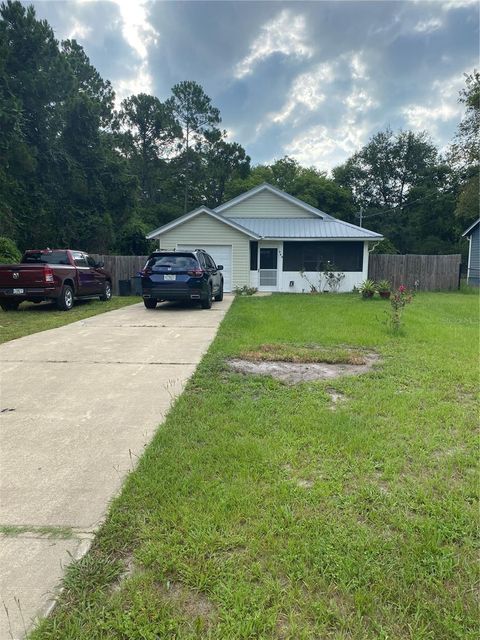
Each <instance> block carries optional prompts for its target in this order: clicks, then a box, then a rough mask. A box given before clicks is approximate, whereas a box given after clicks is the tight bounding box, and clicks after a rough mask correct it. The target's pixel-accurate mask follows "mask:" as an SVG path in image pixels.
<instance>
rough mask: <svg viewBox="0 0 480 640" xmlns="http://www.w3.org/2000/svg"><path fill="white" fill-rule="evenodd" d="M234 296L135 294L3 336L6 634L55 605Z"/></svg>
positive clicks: (1, 495) (0, 463)
mask: <svg viewBox="0 0 480 640" xmlns="http://www.w3.org/2000/svg"><path fill="white" fill-rule="evenodd" d="M232 299H233V298H232V297H230V296H228V297H225V300H224V301H223V302H221V303H218V302H217V303H214V305H213V307H212V309H210V310H208V311H207V310H202V309H199V308H196V307H195V308H189V307H180V306H176V305H174V304H164V305H161V306H160V307H158V308H157V309H155V310H153V311H147V310H146V309H145V308H144V306H143V304H137V305H133V306H130V307H125V308H123V309H120V310H118V311H111V312H109V313H105V314H102V315H99V316H94V317H93V318H88V319H86V320H81V321H79V322H75V323H74V324H70V325H67V326H65V327H61V328H59V329H52V330H50V331H44V332H42V333H37V334H34V335H31V336H27V337H25V338H20V339H19V340H14V341H12V342H7V343H6V344H4V345H1V346H0V362H1V378H0V385H1V386H0V429H1V431H0V526H1V527H2V530H3V531H4V532H5V531H6V528H7V527H8V530H7V535H6V534H5V533H4V534H2V535H1V536H0V572H1V589H0V593H1V595H0V597H1V599H2V602H0V640H7V639H10V638H21V637H23V636H24V635H25V633H26V631H27V630H28V629H29V628H30V627H31V625H32V621H33V620H34V619H35V618H36V617H38V616H41V615H44V614H45V612H46V611H48V609H49V607H51V603H52V595H53V594H54V593H55V588H56V587H57V586H58V583H59V581H60V579H61V576H62V573H63V569H64V567H65V566H66V565H67V564H68V563H69V562H70V561H71V559H72V558H78V557H80V556H81V555H83V554H84V553H85V552H86V550H87V549H88V547H89V545H90V542H91V540H92V537H93V534H94V532H95V530H96V529H97V528H98V526H99V524H100V523H101V522H102V520H103V518H104V516H105V513H106V509H107V506H108V502H109V500H110V499H111V498H112V497H113V496H115V494H117V493H118V491H119V490H120V487H121V485H122V480H123V479H124V477H125V475H126V474H127V473H128V472H129V471H130V470H131V469H132V468H133V467H134V465H135V462H136V460H137V459H138V457H139V456H140V455H141V454H142V451H143V449H144V447H145V445H146V444H147V443H148V442H149V441H150V439H151V437H152V435H153V434H154V432H155V430H156V428H157V426H158V425H159V423H161V422H162V420H163V419H164V417H165V414H166V413H167V411H168V409H169V407H170V405H171V402H172V399H173V398H175V396H177V395H178V394H180V393H181V391H182V390H183V388H184V386H185V383H186V382H187V380H188V379H189V377H190V376H191V375H192V373H193V371H194V370H195V367H196V365H197V364H198V362H199V361H200V359H201V357H202V355H203V354H204V353H205V351H206V350H207V348H208V347H209V345H210V343H211V341H212V340H213V338H214V336H215V333H216V331H217V329H218V326H219V324H220V322H221V320H222V319H223V317H224V316H225V313H226V312H227V310H228V308H229V306H230V304H231V302H232Z"/></svg>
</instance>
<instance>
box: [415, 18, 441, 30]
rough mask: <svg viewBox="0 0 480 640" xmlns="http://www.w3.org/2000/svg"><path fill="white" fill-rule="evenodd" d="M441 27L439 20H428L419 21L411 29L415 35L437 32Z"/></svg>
mask: <svg viewBox="0 0 480 640" xmlns="http://www.w3.org/2000/svg"><path fill="white" fill-rule="evenodd" d="M441 26H443V22H442V21H441V20H439V18H430V19H429V20H421V21H420V22H417V24H416V25H415V26H414V27H413V30H414V31H416V32H417V33H431V32H432V31H437V29H440V27H441Z"/></svg>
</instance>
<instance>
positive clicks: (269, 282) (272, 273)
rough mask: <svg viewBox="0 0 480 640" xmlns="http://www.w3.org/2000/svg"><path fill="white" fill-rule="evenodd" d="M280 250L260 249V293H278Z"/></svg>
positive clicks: (272, 248) (273, 248)
mask: <svg viewBox="0 0 480 640" xmlns="http://www.w3.org/2000/svg"><path fill="white" fill-rule="evenodd" d="M277 264H278V249H277V248H276V247H260V270H259V271H260V273H259V276H260V277H259V283H258V284H259V287H258V288H259V289H260V291H276V290H277V287H278V269H277Z"/></svg>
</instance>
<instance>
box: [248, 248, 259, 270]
mask: <svg viewBox="0 0 480 640" xmlns="http://www.w3.org/2000/svg"><path fill="white" fill-rule="evenodd" d="M257 269H258V242H255V241H251V242H250V271H256V270H257Z"/></svg>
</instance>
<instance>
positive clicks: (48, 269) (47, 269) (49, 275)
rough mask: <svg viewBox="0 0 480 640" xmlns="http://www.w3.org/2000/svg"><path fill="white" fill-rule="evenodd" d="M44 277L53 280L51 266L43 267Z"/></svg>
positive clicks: (48, 280)
mask: <svg viewBox="0 0 480 640" xmlns="http://www.w3.org/2000/svg"><path fill="white" fill-rule="evenodd" d="M43 278H44V280H45V282H53V270H52V268H51V267H47V266H45V267H43Z"/></svg>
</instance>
